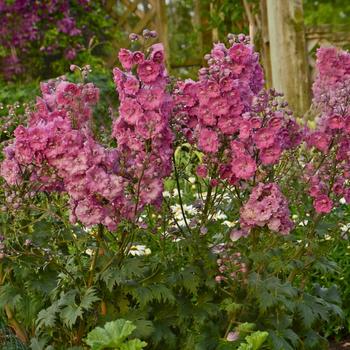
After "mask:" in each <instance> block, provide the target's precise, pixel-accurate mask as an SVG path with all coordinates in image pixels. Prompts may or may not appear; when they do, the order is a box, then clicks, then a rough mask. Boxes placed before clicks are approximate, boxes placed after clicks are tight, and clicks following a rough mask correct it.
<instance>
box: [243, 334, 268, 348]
mask: <svg viewBox="0 0 350 350" xmlns="http://www.w3.org/2000/svg"><path fill="white" fill-rule="evenodd" d="M268 335H269V333H267V332H262V331H256V332H254V333H252V334H251V335H248V336H247V337H245V341H246V342H247V345H248V347H247V348H244V347H243V348H242V349H241V347H239V348H238V349H240V350H244V349H247V350H258V349H260V347H261V346H262V344H263V343H264V342H265V340H266V339H267V337H268Z"/></svg>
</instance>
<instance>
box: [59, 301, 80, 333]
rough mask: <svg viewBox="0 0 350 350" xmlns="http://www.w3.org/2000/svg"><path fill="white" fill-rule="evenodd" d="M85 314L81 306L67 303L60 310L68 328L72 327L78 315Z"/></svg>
mask: <svg viewBox="0 0 350 350" xmlns="http://www.w3.org/2000/svg"><path fill="white" fill-rule="evenodd" d="M82 316H83V310H82V307H81V306H77V305H67V306H66V307H64V308H63V309H62V310H61V311H60V317H61V319H62V321H63V324H64V325H65V326H67V327H68V328H72V327H73V325H74V324H75V322H76V321H77V318H78V317H82Z"/></svg>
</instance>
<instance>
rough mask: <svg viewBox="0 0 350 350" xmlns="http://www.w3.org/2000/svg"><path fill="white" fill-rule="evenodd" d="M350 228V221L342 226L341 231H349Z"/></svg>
mask: <svg viewBox="0 0 350 350" xmlns="http://www.w3.org/2000/svg"><path fill="white" fill-rule="evenodd" d="M349 229H350V223H349V224H346V225H341V226H340V231H342V232H347V231H349Z"/></svg>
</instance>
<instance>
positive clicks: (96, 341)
mask: <svg viewBox="0 0 350 350" xmlns="http://www.w3.org/2000/svg"><path fill="white" fill-rule="evenodd" d="M135 329H136V326H135V325H134V324H133V323H132V322H131V321H127V320H124V319H119V320H116V321H112V322H107V323H106V324H105V325H104V328H101V327H96V328H95V329H93V330H92V331H91V332H90V333H89V334H88V336H87V338H86V343H87V344H88V345H89V346H90V347H91V349H92V350H102V349H105V348H114V349H123V350H139V349H142V348H143V347H145V346H146V345H147V343H145V342H141V341H140V340H139V339H133V340H129V341H127V342H125V341H126V339H127V337H129V336H130V335H131V334H132V332H133V331H134V330H135Z"/></svg>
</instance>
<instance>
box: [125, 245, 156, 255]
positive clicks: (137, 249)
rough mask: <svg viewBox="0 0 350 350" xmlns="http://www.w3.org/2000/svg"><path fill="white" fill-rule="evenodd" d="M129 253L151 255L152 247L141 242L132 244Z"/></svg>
mask: <svg viewBox="0 0 350 350" xmlns="http://www.w3.org/2000/svg"><path fill="white" fill-rule="evenodd" d="M129 254H131V255H133V256H135V255H136V256H142V255H150V254H151V249H149V248H146V246H145V245H141V244H136V245H133V246H131V248H130V250H129Z"/></svg>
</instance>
